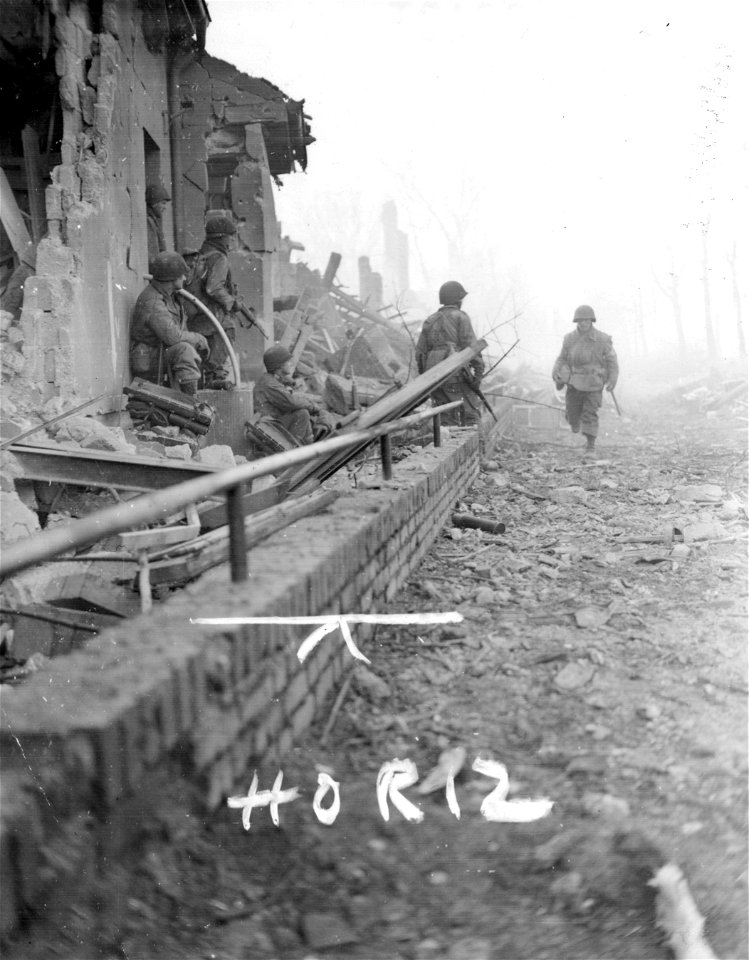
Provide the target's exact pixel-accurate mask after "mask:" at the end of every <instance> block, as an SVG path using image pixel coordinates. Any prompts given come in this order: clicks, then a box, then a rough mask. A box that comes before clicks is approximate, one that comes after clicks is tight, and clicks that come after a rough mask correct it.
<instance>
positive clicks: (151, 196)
mask: <svg viewBox="0 0 749 960" xmlns="http://www.w3.org/2000/svg"><path fill="white" fill-rule="evenodd" d="M171 199H172V198H171V197H170V196H169V192H168V191H167V189H166V187H165V186H164V185H163V184H161V183H149V185H148V186H147V187H146V203H147V204H148V205H149V206H151V204H153V203H158V202H159V201H160V200H171Z"/></svg>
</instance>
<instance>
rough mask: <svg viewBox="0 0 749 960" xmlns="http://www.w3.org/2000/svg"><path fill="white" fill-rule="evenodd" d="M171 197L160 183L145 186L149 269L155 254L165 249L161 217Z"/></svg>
mask: <svg viewBox="0 0 749 960" xmlns="http://www.w3.org/2000/svg"><path fill="white" fill-rule="evenodd" d="M171 199H172V198H171V197H170V196H169V193H168V191H167V190H166V189H165V188H164V187H163V186H162V185H161V184H160V183H155V184H149V185H148V186H147V187H146V228H147V230H148V263H149V270H150V269H151V267H150V265H151V263H152V262H153V261H154V260H155V259H156V257H157V255H158V254H160V253H163V252H164V251H165V250H166V242H165V240H164V227H163V224H162V218H163V216H164V211H165V210H166V205H167V203H169V202H170V200H171Z"/></svg>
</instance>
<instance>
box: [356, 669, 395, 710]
mask: <svg viewBox="0 0 749 960" xmlns="http://www.w3.org/2000/svg"><path fill="white" fill-rule="evenodd" d="M354 683H355V684H356V687H357V689H358V690H359V692H360V693H363V694H366V695H367V696H368V697H369V699H370V700H374V701H377V700H387V699H388V697H390V696H391V690H390V687H389V686H388V684H387V683H386V682H385V681H384V680H383V679H382V678H381V677H378V676H377V674H376V673H373V672H372V671H371V670H368V669H367V668H366V667H365V666H364V665H363V664H360V663H357V665H356V667H355V668H354Z"/></svg>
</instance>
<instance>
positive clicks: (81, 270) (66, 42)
mask: <svg viewBox="0 0 749 960" xmlns="http://www.w3.org/2000/svg"><path fill="white" fill-rule="evenodd" d="M50 6H51V8H52V11H53V13H54V18H53V23H54V31H53V38H54V39H53V44H54V48H55V65H56V69H57V73H58V75H59V78H60V83H59V95H60V101H61V106H62V112H63V139H62V149H61V153H62V156H61V160H62V162H61V163H60V165H59V166H57V167H55V168H54V170H53V171H52V183H51V185H50V186H49V187H48V188H47V190H46V207H47V218H48V223H49V234H48V237H47V238H46V239H44V240H42V241H41V243H40V244H39V250H38V254H37V272H36V277H34V278H31V279H30V280H29V281H28V282H27V285H26V289H25V300H24V310H23V315H22V318H21V323H22V327H23V330H24V336H25V348H24V356H25V361H26V366H25V369H24V371H23V378H24V381H25V383H24V386H25V387H26V388H27V390H28V391H30V392H31V394H32V395H38V396H40V397H41V399H42V400H45V399H47V398H49V397H50V396H53V395H61V396H68V395H73V394H82V395H86V394H88V395H91V394H94V393H100V392H103V391H105V390H109V391H111V392H112V393H119V391H120V390H121V386H122V380H123V377H124V376H126V375H127V345H128V322H129V317H130V313H131V310H132V306H133V304H134V302H135V299H136V297H137V296H138V294H139V293H140V291H141V290H142V289H143V285H144V279H143V275H144V274H145V273H146V271H147V269H148V263H147V260H148V257H147V240H146V219H145V218H146V209H145V157H144V133H143V131H144V130H145V131H147V132H148V134H149V136H150V137H151V139H152V140H153V141H154V143H155V144H156V145H157V147H158V153H159V167H160V172H161V175H162V178H163V180H164V182H165V183H168V182H169V179H170V174H169V169H170V150H169V137H168V124H167V102H168V98H167V60H166V57H165V56H164V55H163V54H154V53H152V52H150V51H149V50H148V48H147V47H146V44H145V41H144V38H143V30H142V24H141V18H142V13H141V11H140V10H139V9H138V6H137V4H136V2H135V0H105V2H104V3H103V6H102V9H101V19H100V21H99V22H98V23H96V24H95V23H94V22H93V21H92V14H91V9H90V4H89V3H88V2H86V0H71V2H70V3H69V4H67V5H65V4H62V3H52V4H51V5H50ZM165 227H166V232H167V237H168V238H170V232H171V231H170V227H169V224H168V222H167V223H165Z"/></svg>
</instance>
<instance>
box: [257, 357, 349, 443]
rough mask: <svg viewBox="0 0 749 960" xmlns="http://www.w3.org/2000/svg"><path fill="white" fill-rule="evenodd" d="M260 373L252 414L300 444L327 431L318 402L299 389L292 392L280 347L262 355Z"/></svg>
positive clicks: (287, 365) (288, 359)
mask: <svg viewBox="0 0 749 960" xmlns="http://www.w3.org/2000/svg"><path fill="white" fill-rule="evenodd" d="M263 363H264V365H265V369H266V371H267V372H266V373H264V374H263V375H262V376H261V377H260V378H259V379H258V381H257V383H256V384H255V388H254V391H253V404H254V407H255V415H256V417H257V418H258V419H259V421H260V422H261V423H262V421H263V420H276V421H278V422H280V423H281V425H282V426H283V427H285V428H286V430H288V431H289V433H291V434H292V436H294V437H296V439H297V440H298V441H299V442H300V443H304V444H306V443H312V442H313V441H314V440H315V439H317V437H316V435H315V434H316V433H319V432H321V431H323V430H324V431H325V432H327V431H328V430H329V429H330V427H331V426H332V423H331V422H329V420H328V416H327V414H326V412H325V410H324V409H323V405H322V403H320V402H318V401H317V400H316V399H315V398H313V397H311V396H309V395H308V394H306V393H302V392H301V391H299V390H294V389H293V380H292V377H291V354H290V353H289V351H288V350H287V349H286V347H282V346H281V345H280V344H277V345H276V346H275V347H271V348H270V349H269V350H266V351H265V353H264V354H263Z"/></svg>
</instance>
